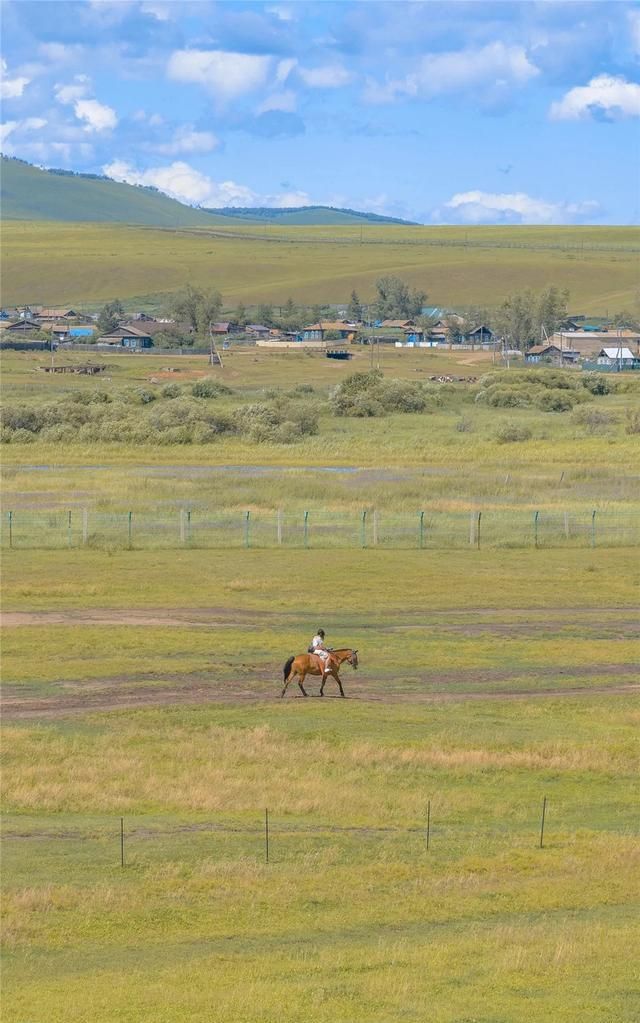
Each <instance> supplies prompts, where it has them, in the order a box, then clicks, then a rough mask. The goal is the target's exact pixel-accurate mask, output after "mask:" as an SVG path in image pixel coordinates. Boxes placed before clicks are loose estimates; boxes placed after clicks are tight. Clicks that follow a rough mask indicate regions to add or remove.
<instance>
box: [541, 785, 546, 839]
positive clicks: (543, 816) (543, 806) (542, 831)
mask: <svg viewBox="0 0 640 1023" xmlns="http://www.w3.org/2000/svg"><path fill="white" fill-rule="evenodd" d="M546 814H547V797H546V796H545V797H544V799H543V800H542V820H541V821H540V848H541V849H542V845H543V842H544V819H545V817H546Z"/></svg>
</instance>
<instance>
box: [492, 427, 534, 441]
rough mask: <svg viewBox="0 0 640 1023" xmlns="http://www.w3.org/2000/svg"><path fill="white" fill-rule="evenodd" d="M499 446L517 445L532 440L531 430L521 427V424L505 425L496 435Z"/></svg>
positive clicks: (499, 428)
mask: <svg viewBox="0 0 640 1023" xmlns="http://www.w3.org/2000/svg"><path fill="white" fill-rule="evenodd" d="M495 439H496V440H497V442H498V444H515V443H518V442H519V441H523V440H530V439H531V430H530V429H529V427H528V426H521V425H520V423H513V422H509V423H503V424H502V426H499V427H498V429H497V430H496V433H495Z"/></svg>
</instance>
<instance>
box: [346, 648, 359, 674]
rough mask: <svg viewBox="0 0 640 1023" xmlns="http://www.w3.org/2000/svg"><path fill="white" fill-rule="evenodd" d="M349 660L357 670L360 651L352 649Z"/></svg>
mask: <svg viewBox="0 0 640 1023" xmlns="http://www.w3.org/2000/svg"><path fill="white" fill-rule="evenodd" d="M348 660H349V664H350V665H351V667H352V668H353V669H354V671H355V670H356V669H357V667H358V651H357V650H352V651H351V653H350V654H349V658H348Z"/></svg>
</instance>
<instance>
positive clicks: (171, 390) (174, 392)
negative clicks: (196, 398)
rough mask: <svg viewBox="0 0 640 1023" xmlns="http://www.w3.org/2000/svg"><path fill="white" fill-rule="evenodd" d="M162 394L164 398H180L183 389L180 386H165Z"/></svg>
mask: <svg viewBox="0 0 640 1023" xmlns="http://www.w3.org/2000/svg"><path fill="white" fill-rule="evenodd" d="M160 394H161V395H162V397H163V398H179V397H180V395H181V394H182V388H181V387H180V385H179V384H165V385H164V387H163V388H162V390H161V391H160Z"/></svg>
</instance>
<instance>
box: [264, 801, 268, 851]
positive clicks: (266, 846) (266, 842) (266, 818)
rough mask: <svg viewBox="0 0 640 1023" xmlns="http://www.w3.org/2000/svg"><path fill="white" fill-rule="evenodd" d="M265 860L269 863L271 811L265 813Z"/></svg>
mask: <svg viewBox="0 0 640 1023" xmlns="http://www.w3.org/2000/svg"><path fill="white" fill-rule="evenodd" d="M264 858H265V863H268V862H269V811H268V810H266V809H265V811H264Z"/></svg>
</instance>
